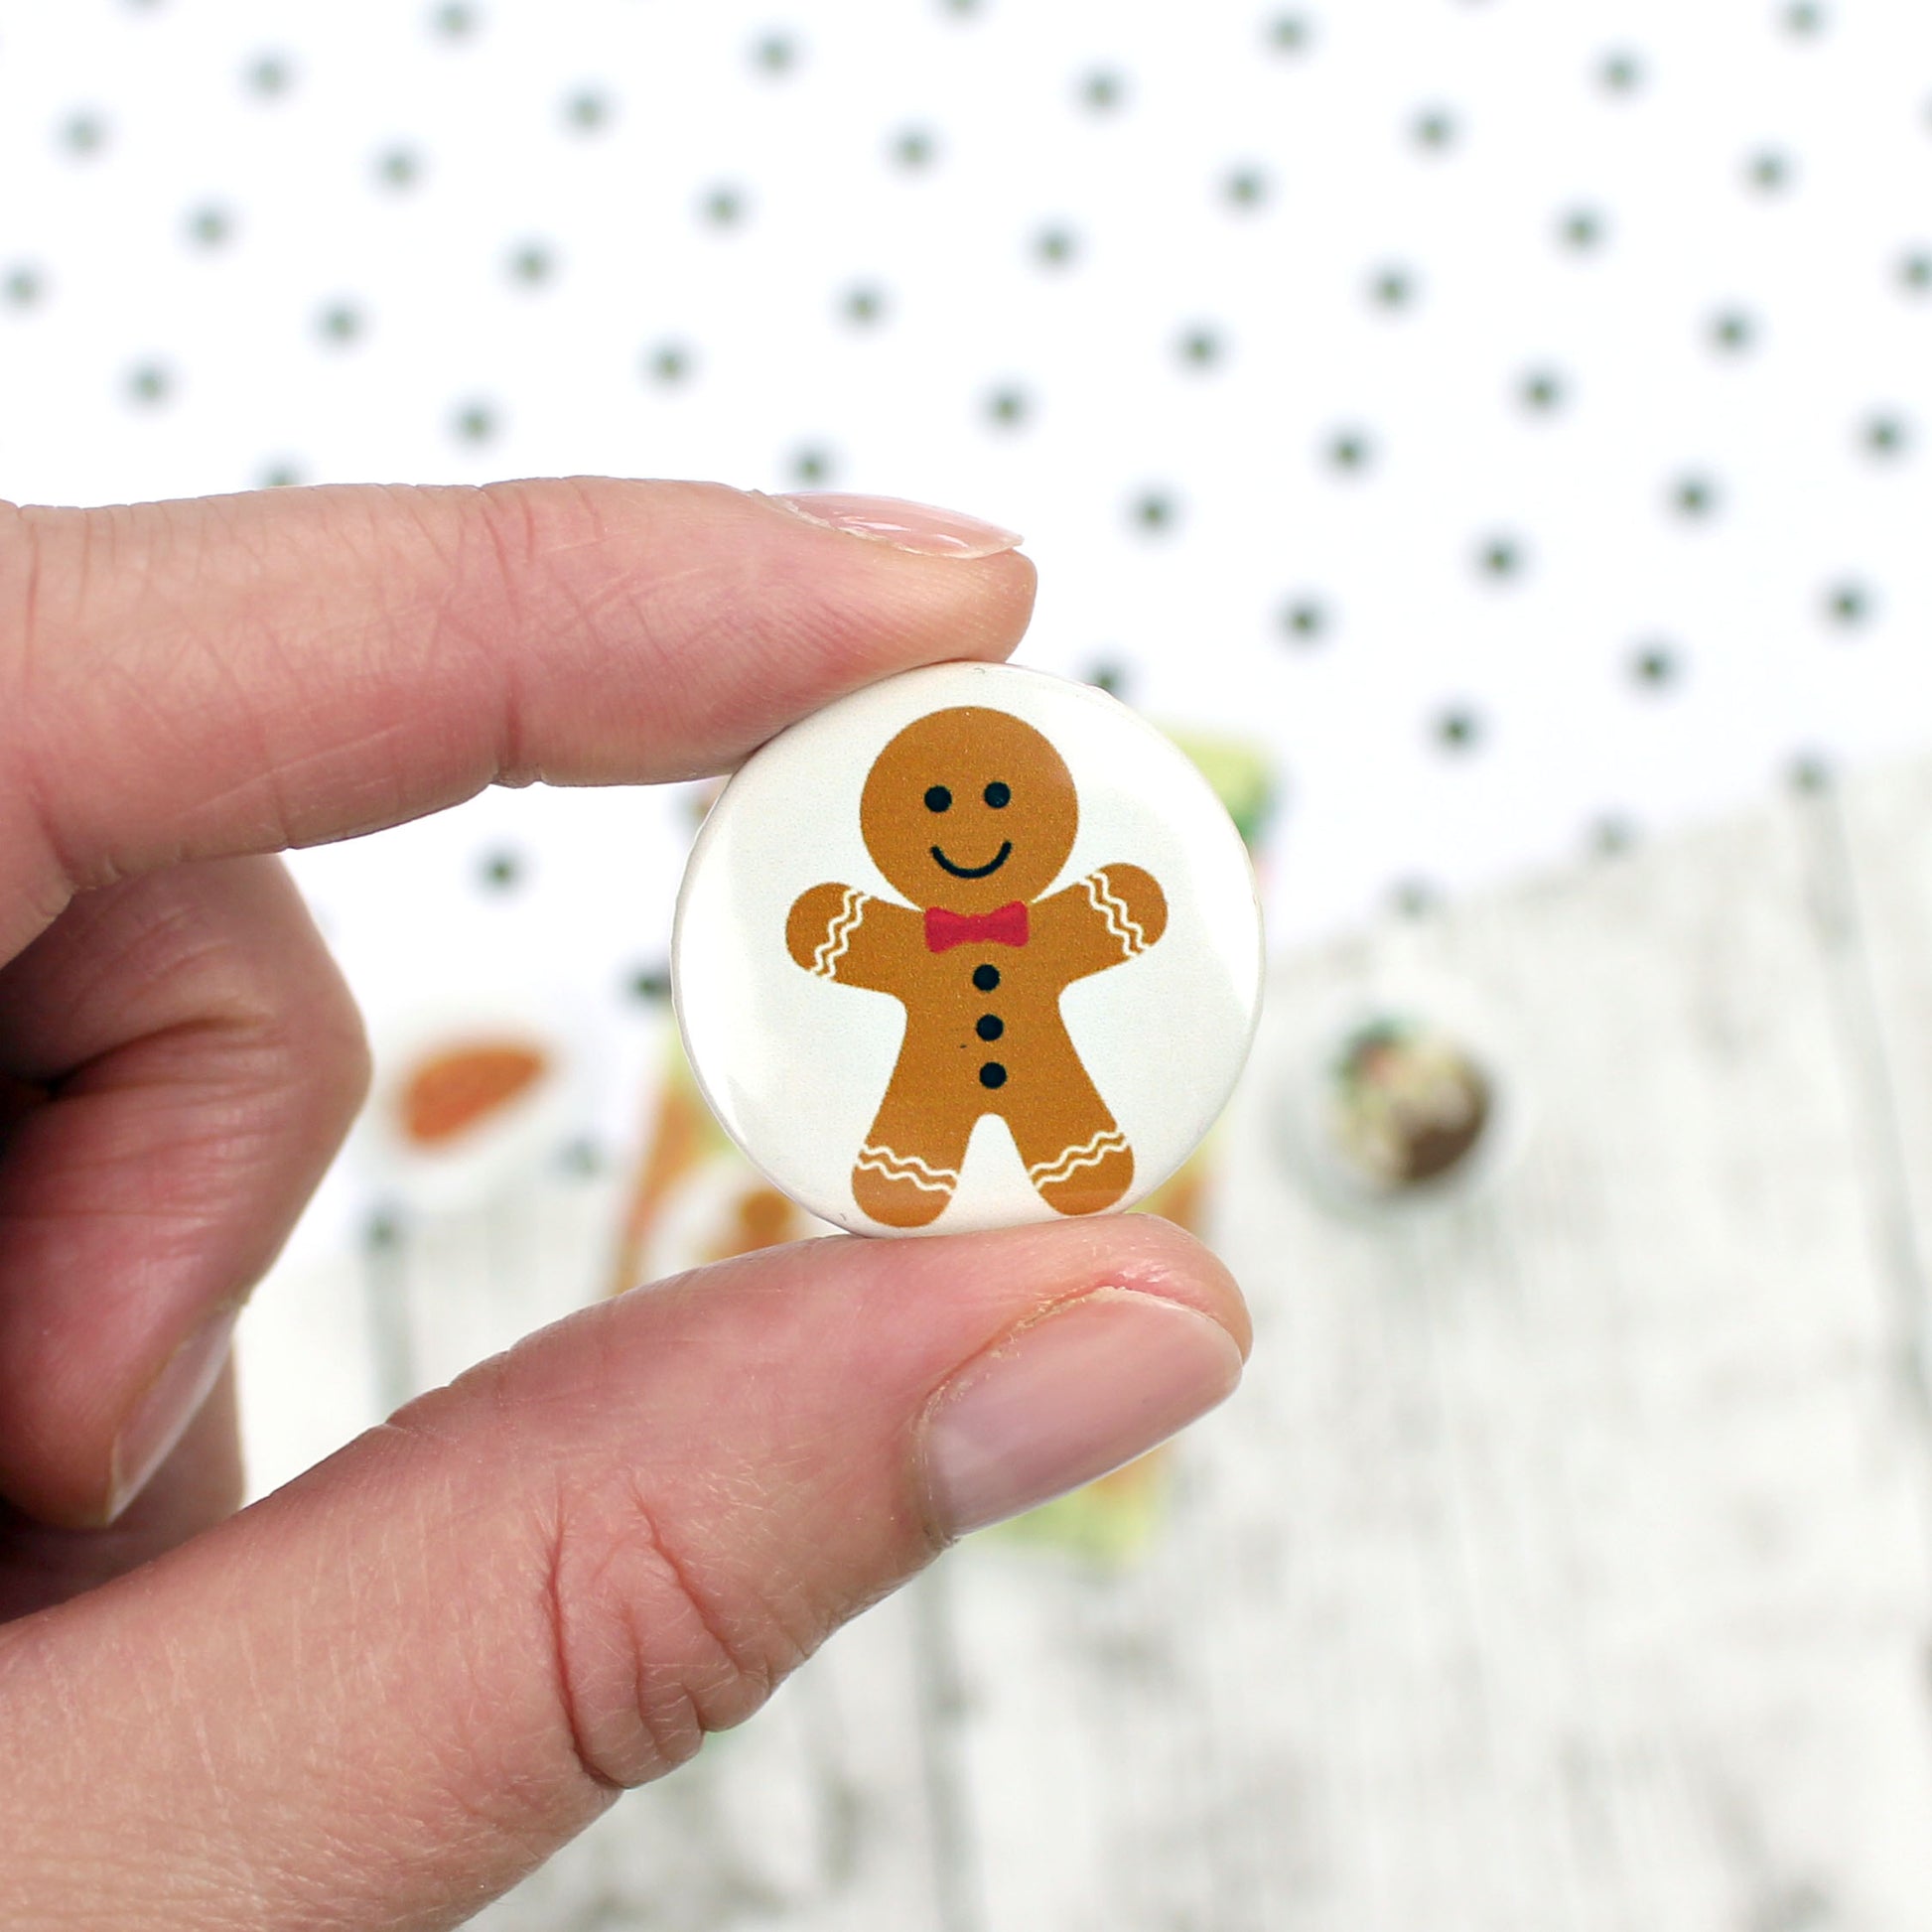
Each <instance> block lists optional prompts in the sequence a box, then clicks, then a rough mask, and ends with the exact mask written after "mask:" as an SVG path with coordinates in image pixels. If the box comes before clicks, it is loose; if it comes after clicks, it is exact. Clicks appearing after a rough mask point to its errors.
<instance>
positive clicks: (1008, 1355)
mask: <svg viewBox="0 0 1932 1932" xmlns="http://www.w3.org/2000/svg"><path fill="white" fill-rule="evenodd" d="M1240 1379H1241V1351H1240V1350H1239V1349H1238V1348H1237V1347H1236V1346H1235V1344H1234V1341H1233V1339H1232V1338H1231V1337H1230V1336H1229V1334H1228V1332H1227V1330H1226V1329H1225V1328H1223V1327H1221V1326H1220V1325H1219V1324H1218V1323H1217V1322H1214V1321H1210V1320H1209V1319H1208V1317H1207V1316H1206V1315H1204V1314H1199V1313H1196V1312H1195V1311H1194V1310H1192V1309H1189V1308H1183V1307H1181V1306H1180V1305H1179V1304H1178V1303H1175V1302H1164V1301H1161V1300H1160V1299H1158V1298H1157V1297H1155V1296H1152V1295H1143V1294H1139V1293H1137V1292H1135V1291H1133V1290H1131V1289H1102V1290H1100V1291H1099V1292H1098V1293H1097V1294H1093V1295H1089V1296H1085V1297H1083V1298H1082V1299H1081V1300H1080V1301H1078V1302H1076V1303H1074V1304H1073V1305H1072V1307H1070V1308H1066V1309H1062V1310H1061V1311H1058V1312H1057V1313H1054V1314H1049V1315H1047V1316H1045V1317H1044V1318H1043V1319H1041V1320H1039V1321H1036V1322H1035V1323H1034V1324H1032V1325H1031V1326H1030V1327H1026V1328H1022V1329H1020V1330H1019V1331H1018V1332H1016V1333H1015V1334H1014V1335H1012V1336H1010V1337H1009V1338H1008V1339H1007V1340H1006V1341H1005V1342H1003V1343H1002V1344H1001V1345H1000V1346H999V1347H998V1348H997V1349H995V1350H994V1351H993V1353H992V1354H990V1355H987V1356H982V1357H981V1358H980V1359H979V1360H977V1361H976V1362H974V1363H973V1364H972V1365H971V1366H970V1367H968V1368H967V1369H965V1370H964V1371H962V1373H961V1375H960V1376H959V1378H958V1379H957V1380H956V1381H954V1382H953V1383H951V1384H950V1385H949V1386H948V1387H946V1388H945V1389H942V1390H941V1391H940V1393H939V1395H938V1396H937V1397H936V1398H935V1400H934V1404H933V1407H932V1409H931V1410H930V1411H929V1413H928V1417H927V1422H926V1432H925V1475H926V1483H927V1492H928V1496H929V1499H930V1501H931V1505H932V1511H933V1515H934V1518H935V1520H936V1522H937V1523H938V1526H939V1527H940V1528H941V1529H942V1530H944V1531H945V1532H946V1533H947V1534H948V1535H950V1536H964V1535H965V1534H966V1532H967V1531H968V1530H977V1529H981V1528H984V1527H985V1525H986V1524H988V1523H997V1522H999V1521H1000V1520H1001V1519H1002V1518H1003V1517H1007V1516H1016V1515H1018V1514H1019V1513H1020V1512H1021V1511H1022V1510H1024V1509H1032V1508H1033V1507H1034V1506H1035V1504H1037V1503H1043V1502H1046V1501H1048V1500H1049V1499H1050V1498H1052V1497H1054V1496H1058V1495H1061V1494H1063V1493H1064V1492H1065V1491H1067V1490H1068V1489H1074V1488H1077V1487H1078V1486H1079V1485H1080V1484H1081V1483H1083V1482H1091V1481H1092V1480H1093V1479H1094V1478H1095V1477H1096V1476H1103V1475H1105V1474H1106V1473H1107V1471H1108V1470H1109V1469H1117V1468H1119V1467H1120V1465H1121V1464H1122V1463H1123V1462H1131V1461H1132V1460H1133V1459H1134V1457H1135V1456H1137V1455H1141V1454H1143V1453H1145V1452H1146V1451H1147V1450H1148V1449H1153V1448H1154V1447H1155V1445H1156V1444H1158V1443H1164V1442H1166V1441H1167V1439H1168V1438H1169V1437H1170V1436H1172V1435H1173V1433H1174V1431H1175V1430H1177V1429H1180V1428H1182V1427H1183V1426H1184V1425H1186V1424H1187V1423H1190V1422H1192V1421H1193V1420H1194V1418H1195V1417H1196V1416H1200V1415H1204V1414H1205V1413H1206V1412H1207V1411H1208V1410H1209V1409H1212V1408H1213V1407H1214V1406H1215V1404H1216V1403H1218V1402H1221V1401H1223V1400H1225V1398H1226V1397H1228V1396H1229V1395H1231V1394H1232V1393H1233V1391H1234V1385H1235V1384H1236V1383H1237V1382H1238V1381H1240Z"/></svg>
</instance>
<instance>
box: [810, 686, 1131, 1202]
mask: <svg viewBox="0 0 1932 1932" xmlns="http://www.w3.org/2000/svg"><path fill="white" fill-rule="evenodd" d="M859 825H860V831H861V833H862V834H863V836H864V838H865V842H866V850H867V851H868V852H870V853H871V854H872V857H873V861H874V863H875V864H876V865H877V866H878V867H879V870H880V872H881V873H882V874H883V875H884V876H885V878H886V880H887V882H888V883H889V884H890V885H891V886H892V887H893V888H894V890H895V891H897V892H898V893H901V894H903V895H904V897H905V898H906V899H907V900H909V901H910V903H909V904H904V905H900V904H895V903H894V902H892V901H891V900H888V899H883V898H880V897H877V896H876V895H874V894H870V893H864V892H861V891H860V890H859V889H858V888H857V887H854V886H845V885H838V884H827V885H823V886H814V887H812V888H811V889H810V891H808V892H806V893H803V894H801V895H800V896H799V897H798V899H797V900H796V902H795V903H794V904H793V905H792V907H791V911H790V914H789V916H788V918H787V920H786V925H785V943H786V946H787V948H788V950H789V951H790V954H791V957H792V958H793V959H794V960H795V961H796V962H797V963H798V964H799V965H800V966H802V967H804V968H805V969H806V970H807V971H808V972H813V973H817V974H819V975H820V976H821V977H823V978H825V979H828V980H837V981H838V982H839V983H840V984H841V985H844V986H854V987H863V988H866V989H868V990H869V991H872V992H876V993H885V994H890V995H891V996H892V997H893V998H894V999H897V1000H898V1001H899V1002H900V1003H901V1004H902V1005H903V1006H904V1008H905V1035H904V1039H903V1042H902V1043H901V1045H900V1048H899V1055H898V1060H897V1065H896V1066H895V1067H894V1069H893V1074H892V1078H891V1080H890V1082H889V1083H888V1085H887V1088H886V1096H885V1099H884V1101H883V1102H882V1103H881V1105H880V1108H879V1112H878V1115H877V1117H876V1118H875V1119H874V1121H873V1124H872V1126H871V1128H870V1129H869V1131H868V1132H867V1135H866V1139H865V1144H864V1146H863V1147H861V1149H860V1150H859V1157H858V1160H857V1162H856V1163H855V1165H854V1167H853V1170H852V1191H853V1195H854V1197H855V1199H856V1200H857V1201H858V1204H859V1206H860V1208H861V1210H862V1211H863V1212H864V1213H866V1214H867V1215H869V1216H870V1217H871V1218H872V1219H873V1220H875V1221H878V1222H881V1223H882V1224H884V1225H885V1226H887V1227H896V1228H916V1227H923V1226H925V1225H926V1224H927V1223H929V1222H931V1221H933V1220H934V1219H936V1218H937V1217H938V1215H939V1214H940V1213H941V1212H942V1211H943V1210H944V1208H945V1205H946V1203H947V1202H948V1201H949V1200H951V1198H952V1196H953V1192H954V1190H955V1189H956V1188H957V1187H958V1185H959V1174H960V1167H961V1164H962V1163H963V1162H964V1160H965V1156H966V1144H967V1142H968V1140H969V1139H970V1138H971V1136H972V1132H973V1128H974V1126H975V1125H976V1124H977V1123H978V1121H979V1120H980V1119H981V1118H982V1117H983V1116H984V1115H986V1114H997V1115H998V1116H999V1117H1000V1118H1001V1119H1002V1120H1004V1121H1005V1123H1006V1125H1007V1129H1008V1131H1009V1132H1010V1133H1011V1134H1012V1136H1013V1140H1014V1145H1015V1146H1016V1147H1017V1148H1018V1149H1019V1152H1020V1158H1021V1160H1022V1161H1023V1162H1025V1163H1026V1166H1027V1173H1028V1176H1029V1178H1030V1179H1031V1180H1032V1181H1033V1184H1034V1187H1035V1190H1036V1191H1037V1193H1038V1194H1039V1197H1040V1199H1041V1200H1043V1201H1044V1202H1045V1203H1046V1204H1047V1206H1049V1207H1051V1208H1053V1209H1054V1210H1055V1211H1056V1212H1058V1213H1061V1214H1096V1213H1099V1212H1100V1211H1101V1210H1102V1209H1104V1208H1108V1207H1111V1206H1113V1205H1114V1203H1115V1202H1116V1201H1118V1200H1120V1199H1121V1198H1122V1196H1123V1195H1125V1194H1126V1192H1127V1190H1128V1188H1129V1186H1130V1185H1131V1184H1132V1182H1133V1178H1134V1150H1133V1149H1132V1148H1131V1147H1130V1146H1129V1145H1128V1141H1127V1137H1126V1135H1125V1134H1123V1133H1122V1132H1121V1130H1120V1126H1119V1123H1118V1122H1117V1121H1116V1120H1115V1119H1114V1117H1113V1115H1112V1114H1111V1113H1110V1112H1109V1111H1108V1108H1107V1103H1106V1102H1105V1101H1104V1100H1102V1099H1101V1097H1100V1092H1099V1089H1098V1088H1096V1087H1095V1085H1094V1083H1093V1080H1092V1078H1091V1077H1090V1076H1089V1074H1088V1072H1087V1069H1086V1067H1085V1066H1084V1064H1082V1062H1081V1059H1080V1054H1079V1050H1078V1049H1077V1048H1076V1047H1075V1045H1074V1043H1073V1040H1072V1038H1071V1037H1070V1035H1068V1033H1067V1030H1066V1024H1065V1022H1064V1021H1063V1020H1062V1018H1061V1016H1060V995H1061V994H1062V993H1063V992H1064V991H1065V990H1066V988H1067V987H1068V986H1070V985H1071V984H1072V983H1073V982H1074V981H1075V980H1080V979H1085V978H1087V977H1088V976H1090V975H1091V974H1094V973H1100V972H1105V971H1106V970H1107V969H1108V968H1109V967H1113V966H1119V965H1121V964H1122V963H1123V962H1124V961H1127V960H1130V959H1133V958H1135V957H1136V956H1137V955H1139V954H1140V953H1143V952H1145V951H1146V950H1147V949H1148V947H1150V946H1152V945H1153V944H1155V943H1156V941H1158V940H1159V939H1160V937H1161V935H1162V933H1163V932H1164V931H1165V930H1166V929H1167V923H1168V901H1167V897H1166V895H1165V894H1164V893H1163V892H1162V890H1161V888H1160V886H1159V884H1158V883H1157V882H1156V881H1155V880H1154V879H1153V877H1152V876H1151V875H1150V874H1148V873H1146V872H1144V871H1143V870H1142V869H1141V868H1140V867H1139V866H1132V865H1109V866H1104V867H1102V868H1100V869H1099V870H1098V871H1096V872H1092V873H1089V874H1088V875H1087V876H1086V877H1085V878H1084V879H1081V880H1079V881H1077V882H1076V883H1075V884H1073V885H1071V886H1068V887H1065V888H1063V889H1062V890H1061V891H1059V892H1057V893H1053V894H1051V895H1050V896H1049V897H1042V895H1044V894H1045V893H1046V889H1047V888H1048V887H1049V886H1051V884H1052V883H1053V881H1054V879H1055V878H1057V877H1058V875H1059V872H1060V868H1061V867H1062V866H1064V865H1065V863H1066V860H1067V856H1068V854H1069V853H1071V851H1072V850H1073V836H1074V832H1075V830H1076V829H1077V827H1078V825H1079V802H1078V799H1077V798H1076V796H1075V793H1074V786H1073V778H1072V774H1071V773H1070V772H1069V771H1068V770H1067V768H1066V764H1065V762H1064V760H1063V759H1061V758H1060V755H1059V754H1058V753H1057V752H1056V751H1055V750H1054V749H1053V747H1052V746H1051V745H1050V744H1048V742H1047V741H1046V740H1045V738H1043V737H1042V736H1041V735H1040V734H1039V733H1038V732H1037V731H1035V729H1034V728H1033V727H1032V726H1031V725H1028V724H1026V723H1024V722H1023V721H1022V720H1021V719H1019V718H1016V717H1013V716H1012V715H1011V714H1010V713H1007V712H1004V711H993V710H988V709H985V708H983V707H980V706H976V705H961V706H956V707H954V708H952V709H950V710H945V711H935V712H932V713H929V714H928V715H927V716H926V717H923V718H920V719H918V720H917V721H916V722H915V723H913V724H910V725H908V726H907V727H906V728H905V729H904V730H903V731H901V732H900V733H899V734H898V735H897V737H896V738H894V739H893V740H892V742H891V743H890V744H888V745H887V747H886V748H885V750H884V751H883V752H881V753H880V755H879V757H878V758H877V759H875V760H874V762H873V766H872V769H871V771H870V772H869V773H868V774H867V777H866V782H865V789H864V791H863V793H862V795H861V798H860V805H859Z"/></svg>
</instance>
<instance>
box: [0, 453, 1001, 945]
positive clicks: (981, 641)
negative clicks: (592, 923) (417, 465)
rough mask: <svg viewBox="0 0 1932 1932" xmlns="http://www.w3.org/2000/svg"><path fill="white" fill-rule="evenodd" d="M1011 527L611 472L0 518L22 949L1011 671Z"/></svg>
mask: <svg viewBox="0 0 1932 1932" xmlns="http://www.w3.org/2000/svg"><path fill="white" fill-rule="evenodd" d="M1018 541H1019V539H1018V538H1017V537H1014V536H1012V535H1011V534H1010V533H1007V532H1004V531H1000V530H996V529H994V528H993V527H992V526H990V525H983V524H979V523H977V522H975V521H973V520H972V519H969V518H963V517H957V516H953V515H952V514H951V513H949V512H944V511H936V510H927V509H924V508H923V507H922V506H916V505H910V504H895V503H889V502H880V501H876V500H872V499H859V498H847V497H825V498H811V497H806V498H802V499H791V500H787V499H777V498H769V497H763V496H758V495H754V494H747V493H745V492H742V491H739V490H734V489H728V488H726V487H724V486H723V485H719V484H706V483H627V482H618V481H611V480H604V479H573V480H569V481H561V482H540V483H501V484H492V485H490V486H488V487H486V488H483V489H460V488H435V489H408V488H386V487H340V488H321V489H307V490H278V491H273V492H267V493H262V494H256V495H242V496H229V497H216V498H211V499H203V500H199V501H193V502H180V503H155V504H143V505H138V506H135V507H132V508H125V507H124V508H115V509H105V510H10V511H8V512H7V513H6V515H5V518H4V520H0V773H5V774H7V775H6V776H5V777H4V778H0V959H5V958H8V957H10V956H11V955H12V954H13V953H15V952H17V951H18V950H19V949H20V948H21V947H22V946H23V945H25V944H26V943H27V942H28V940H30V939H31V938H32V937H33V936H34V935H35V934H36V933H37V932H38V931H40V930H41V929H42V928H43V927H44V926H45V925H47V924H48V923H49V922H50V921H51V920H52V919H53V918H54V917H55V916H57V915H58V913H59V912H60V910H61V908H62V907H63V906H64V905H65V904H66V903H67V901H68V899H69V897H71V896H72V894H73V893H75V892H78V891H81V890H83V889H85V888H87V887H90V886H95V885H99V884H102V883H105V882H107V881H110V880H114V879H120V878H124V877H126V876H128V875H129V874H131V873H137V872H142V871H147V870H150V869H152V868H153V867H156V866H159V865H164V864H170V863H174V862H176V861H179V860H183V859H205V858H217V857H226V856H231V855H234V854H238V853H244V852H267V851H275V850H280V849H282V848H285V847H288V846H297V845H311V844H317V843H320V842H323V841H326V840H330V839H337V838H345V837H348V836H351V835H353V834H356V833H360V832H368V831H373V830H375V829H377V828H378V827H381V826H385V825H392V824H396V823H399V822H400V821H402V820H404V819H408V818H414V817H418V816H420V815H422V814H423V813H425V812H431V811H435V810H438V809H440V808H441V807H443V806H445V805H450V804H454V803H456V802H457V801H459V800H460V799H463V798H466V797H469V796H470V795H472V794H473V793H475V792H477V791H479V790H481V789H482V788H483V786H484V785H486V784H489V783H492V782H505V783H512V784H517V783H527V782H529V781H530V780H532V779H538V778H541V779H545V780H547V781H549V782H551V783H555V784H608V783H619V782H641V781H648V780H653V779H666V778H681V777H691V776H695V775H698V774H700V773H703V772H706V771H715V770H718V769H721V768H723V767H724V766H727V765H729V764H731V763H732V762H734V761H736V760H737V759H739V758H741V757H743V756H744V754H745V753H747V752H748V751H750V750H751V749H753V748H754V747H755V746H757V745H758V744H759V743H761V742H762V741H763V740H764V739H765V738H768V737H769V736H770V735H771V734H772V733H773V732H774V731H776V730H778V729H779V728H780V727H781V726H782V725H784V724H786V723H788V722H789V721H790V720H791V719H793V718H795V717H797V716H799V715H801V714H802V713H804V712H806V711H809V710H811V709H813V708H815V707H816V706H818V705H820V704H822V703H825V702H827V701H829V700H830V699H832V698H834V697H837V696H839V695H840V694H842V693H843V692H845V691H848V690H851V689H854V688H856V687H857V686H859V685H862V684H865V683H868V682H870V681H871V680H873V679H875V678H878V677H881V676H883V675H885V674H887V673H889V672H891V671H895V670H898V669H901V668H904V667H907V666H911V665H915V664H921V663H926V662H931V661H934V660H937V659H941V658H948V657H1000V656H1004V655H1005V654H1006V653H1007V652H1008V651H1010V650H1011V649H1012V648H1013V646H1014V644H1015V643H1016V642H1017V641H1018V639H1019V637H1020V634H1021V632H1022V631H1023V630H1024V629H1025V627H1026V622H1027V619H1028V616H1029V615H1030V613H1031V610H1032V604H1033V590H1034V574H1033V567H1032V565H1031V564H1029V563H1028V562H1027V561H1026V559H1025V558H1023V557H1019V556H1017V555H1015V554H1014V549H1013V547H1014V545H1015V544H1016V543H1017V542H1018Z"/></svg>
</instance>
